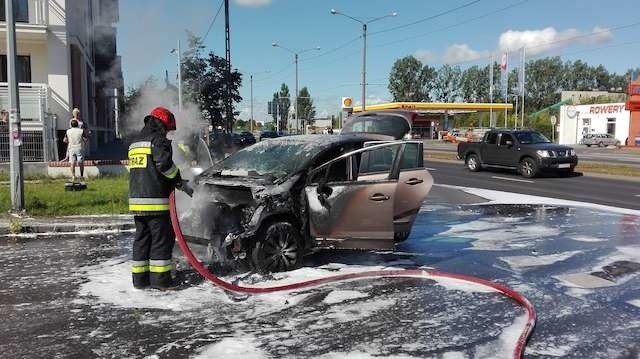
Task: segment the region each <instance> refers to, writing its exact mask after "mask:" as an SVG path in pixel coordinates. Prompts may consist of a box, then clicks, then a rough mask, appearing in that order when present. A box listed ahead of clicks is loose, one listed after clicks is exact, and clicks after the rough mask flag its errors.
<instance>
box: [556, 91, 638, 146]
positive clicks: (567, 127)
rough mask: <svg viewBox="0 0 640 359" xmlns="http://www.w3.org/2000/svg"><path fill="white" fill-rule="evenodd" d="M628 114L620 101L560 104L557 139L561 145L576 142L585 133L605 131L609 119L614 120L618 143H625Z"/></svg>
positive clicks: (627, 131)
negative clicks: (577, 104) (592, 103)
mask: <svg viewBox="0 0 640 359" xmlns="http://www.w3.org/2000/svg"><path fill="white" fill-rule="evenodd" d="M630 116H631V115H630V113H629V111H627V110H625V104H624V103H622V102H620V103H607V104H594V105H579V106H562V107H560V124H559V125H560V126H559V130H558V132H559V136H558V141H559V143H560V144H563V145H575V144H578V143H579V142H580V140H581V139H582V137H583V136H584V135H585V134H587V133H589V134H602V133H607V125H608V123H609V120H615V137H616V139H618V140H619V141H620V143H625V141H626V140H627V137H629V119H630Z"/></svg>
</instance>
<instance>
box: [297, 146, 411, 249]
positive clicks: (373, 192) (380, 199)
mask: <svg viewBox="0 0 640 359" xmlns="http://www.w3.org/2000/svg"><path fill="white" fill-rule="evenodd" d="M401 147H402V144H401V143H397V142H392V143H380V144H375V145H373V146H369V147H365V148H362V149H359V150H356V151H352V152H349V153H346V154H344V155H342V156H340V157H338V158H336V159H333V160H331V161H329V162H327V163H325V164H324V165H321V166H320V167H318V168H316V169H315V170H313V171H312V172H311V174H310V176H309V180H308V184H307V187H306V188H305V193H306V197H307V201H308V203H309V230H310V232H311V235H312V236H313V237H315V238H318V239H330V240H331V239H335V240H349V241H347V242H344V241H343V242H341V243H342V245H341V247H348V248H393V237H394V224H393V218H394V201H395V196H396V186H397V183H398V176H397V166H396V163H397V161H398V159H399V155H400V152H401ZM347 243H349V244H347ZM334 245H335V244H334Z"/></svg>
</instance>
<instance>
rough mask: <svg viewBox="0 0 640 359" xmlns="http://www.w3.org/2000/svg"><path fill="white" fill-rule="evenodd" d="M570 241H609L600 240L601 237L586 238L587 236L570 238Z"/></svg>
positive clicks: (605, 239)
mask: <svg viewBox="0 0 640 359" xmlns="http://www.w3.org/2000/svg"><path fill="white" fill-rule="evenodd" d="M569 239H571V240H574V241H578V242H606V241H608V239H607V238H600V237H594V236H586V235H581V236H570V237H569Z"/></svg>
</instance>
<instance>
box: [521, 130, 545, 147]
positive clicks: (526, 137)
mask: <svg viewBox="0 0 640 359" xmlns="http://www.w3.org/2000/svg"><path fill="white" fill-rule="evenodd" d="M515 135H516V137H517V138H518V142H520V143H521V144H523V145H533V144H536V143H551V141H549V139H548V138H546V137H545V136H544V135H543V134H541V133H540V132H516V134H515Z"/></svg>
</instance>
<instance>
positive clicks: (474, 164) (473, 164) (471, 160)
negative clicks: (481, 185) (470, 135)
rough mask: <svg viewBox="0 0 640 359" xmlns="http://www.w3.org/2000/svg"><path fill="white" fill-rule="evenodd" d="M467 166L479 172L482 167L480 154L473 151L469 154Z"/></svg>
mask: <svg viewBox="0 0 640 359" xmlns="http://www.w3.org/2000/svg"><path fill="white" fill-rule="evenodd" d="M467 168H468V169H469V171H471V172H478V171H480V170H481V169H482V165H481V164H480V158H479V157H478V155H476V154H473V153H472V154H470V155H469V156H467Z"/></svg>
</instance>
